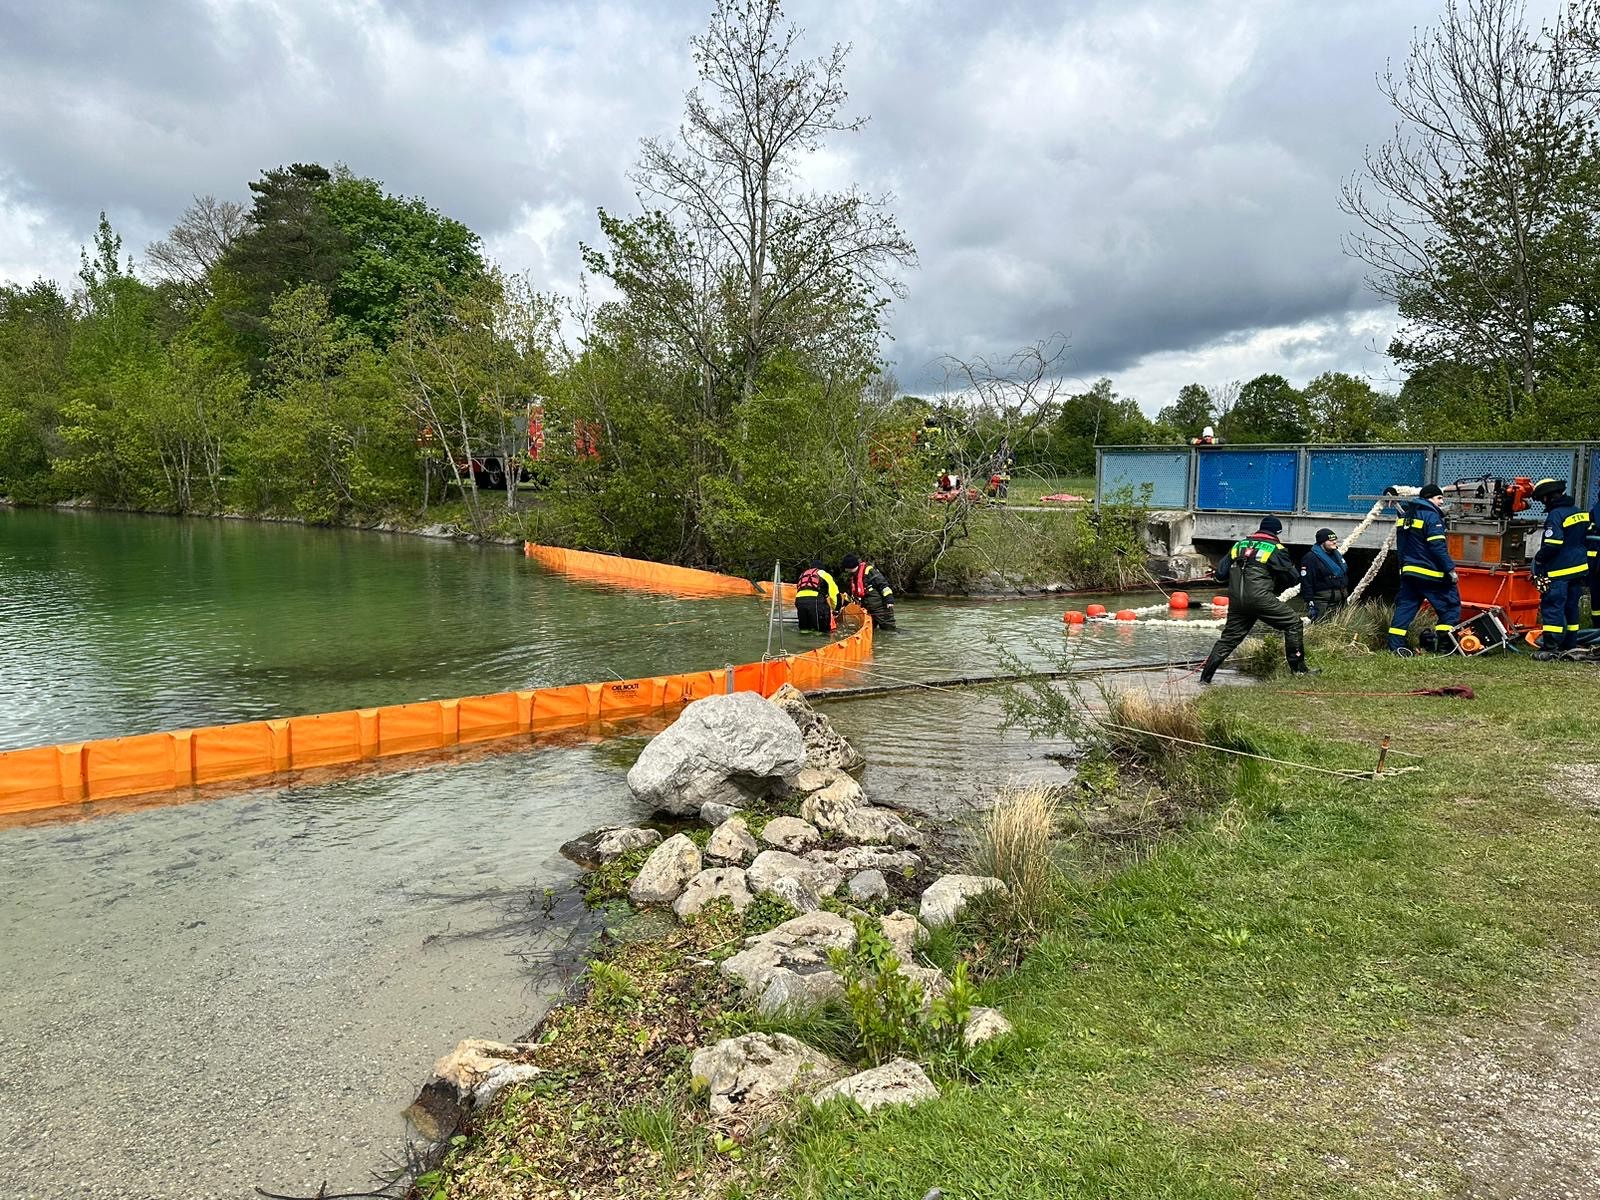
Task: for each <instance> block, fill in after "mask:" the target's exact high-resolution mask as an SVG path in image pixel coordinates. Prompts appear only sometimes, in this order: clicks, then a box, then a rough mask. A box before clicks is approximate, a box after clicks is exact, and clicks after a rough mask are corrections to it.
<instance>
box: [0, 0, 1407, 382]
mask: <svg viewBox="0 0 1600 1200" xmlns="http://www.w3.org/2000/svg"><path fill="white" fill-rule="evenodd" d="M708 9H709V3H707V2H706V0H694V2H690V0H674V2H673V3H670V4H665V5H661V4H652V5H645V4H640V3H638V2H637V0H615V2H613V3H600V4H579V3H553V2H531V3H530V2H518V0H469V2H467V3H457V2H449V3H447V2H446V0H390V3H389V4H388V5H387V6H386V7H385V8H384V9H383V10H382V11H374V10H373V9H370V8H367V7H364V6H361V7H358V6H345V5H340V4H322V3H316V2H314V0H302V2H298V3H296V2H292V0H290V2H285V3H281V4H278V5H272V6H268V5H253V4H252V5H212V4H208V3H204V2H202V0H161V2H157V3H146V4H140V5H125V4H120V3H116V2H115V0H104V2H103V3H92V2H90V0H73V2H71V3H66V4H56V5H53V6H43V5H34V4H31V3H26V2H25V0H0V71H4V73H5V75H6V77H7V79H8V87H7V89H6V90H5V92H4V94H0V204H3V203H4V202H5V201H7V200H9V201H10V202H12V203H13V204H16V203H19V202H20V203H23V204H26V205H29V206H32V207H34V208H37V209H38V210H39V211H41V212H42V213H44V214H45V216H46V217H47V219H48V220H49V222H50V223H51V225H52V227H54V228H56V229H59V230H60V231H61V234H62V236H63V237H64V238H70V239H72V241H73V242H76V241H81V240H85V239H86V238H87V237H88V235H89V233H90V232H91V231H92V228H93V220H94V214H95V212H96V211H97V210H98V209H100V208H102V207H106V208H108V209H110V210H111V212H112V216H113V219H114V220H116V221H117V222H118V223H119V225H120V226H121V227H122V228H123V230H124V232H125V233H126V234H127V240H128V245H129V246H130V248H137V247H141V246H142V245H143V242H144V241H147V240H149V239H150V238H152V237H155V236H159V235H160V234H161V233H162V232H164V230H165V228H166V227H167V226H168V225H169V224H170V223H171V222H172V220H173V219H175V218H176V216H177V215H178V213H179V212H180V211H181V209H182V208H183V206H184V204H185V203H187V201H188V199H189V197H190V196H191V195H192V194H194V193H198V192H213V193H216V194H218V195H225V196H230V197H234V198H240V199H243V198H245V183H246V182H247V181H248V180H249V179H252V178H254V177H255V176H256V175H257V173H258V172H259V171H261V170H262V169H264V168H268V167H272V166H276V165H278V164H280V163H286V162H290V161H308V160H317V161H321V162H324V163H327V164H330V165H331V164H332V163H333V162H336V161H344V162H347V163H349V164H350V166H351V167H352V168H353V169H355V170H357V171H359V172H361V173H363V174H368V175H373V176H375V177H378V178H381V179H383V180H384V181H385V183H386V184H387V185H388V186H389V187H390V188H391V189H393V190H396V191H401V192H406V193H408V194H416V195H422V196H424V197H426V198H427V199H428V200H429V201H430V202H431V203H433V204H435V205H437V206H439V207H440V208H441V209H443V210H444V211H446V212H448V213H450V214H452V215H454V216H457V217H460V218H461V219H462V220H465V221H467V222H468V223H469V224H470V225H472V226H473V227H474V228H475V229H477V230H478V231H479V232H480V233H482V234H483V235H484V236H485V238H486V240H488V241H489V243H490V244H491V245H494V246H495V247H497V248H498V249H499V250H500V251H501V253H503V254H504V255H505V256H506V257H507V261H506V264H505V265H506V266H508V267H509V268H511V269H513V270H519V269H523V268H532V269H533V271H534V273H535V276H536V278H538V279H541V280H555V281H570V280H571V279H572V278H573V277H574V276H575V274H576V269H577V267H576V264H577V250H576V248H577V243H578V242H579V241H580V240H592V239H593V238H594V236H595V229H594V224H593V215H592V214H593V211H594V209H595V208H596V207H597V206H601V205H604V206H606V207H609V208H613V209H615V208H623V209H626V208H629V207H631V205H632V202H633V201H632V193H631V187H630V186H629V184H628V183H627V180H626V178H625V172H626V169H627V167H628V165H629V164H630V163H631V162H632V161H633V159H634V157H635V154H636V147H637V142H638V139H639V138H640V137H642V136H647V135H650V134H655V133H663V132H667V131H670V130H671V129H672V127H673V126H674V125H675V124H676V122H677V119H678V114H679V112H680V107H681V95H682V91H683V89H684V88H685V87H686V86H687V85H688V84H689V83H690V82H691V81H692V80H691V68H690V64H689V62H688V55H687V46H686V40H687V38H688V36H689V35H690V34H691V33H692V32H694V31H696V30H697V29H699V28H700V27H701V25H702V24H703V22H704V19H705V14H706V11H707V10H708ZM792 9H793V15H794V16H795V18H796V19H797V20H798V21H799V22H800V23H801V24H803V25H804V26H806V28H807V30H808V34H809V47H810V49H811V50H812V51H813V52H820V51H821V50H822V49H823V48H825V47H826V46H827V45H828V44H830V43H832V42H834V41H848V42H850V43H852V45H853V50H852V56H851V66H850V78H849V81H850V85H851V88H852V93H853V96H852V104H853V106H854V108H855V109H856V110H857V111H860V112H864V113H867V114H870V115H871V117H872V120H871V123H870V124H869V125H868V127H867V129H866V131H865V132H864V133H863V134H861V135H860V136H858V137H856V138H854V139H851V140H848V141H846V142H844V143H842V144H841V146H840V150H841V151H842V152H843V153H845V154H846V155H847V156H848V159H849V165H850V169H851V175H852V176H853V177H854V178H856V179H858V180H859V181H860V182H861V184H862V186H863V187H865V188H867V189H868V190H871V191H878V190H885V189H892V190H893V191H895V192H896V193H897V195H898V199H897V203H896V208H897V211H898V212H899V214H900V216H901V218H902V222H903V224H904V225H905V226H906V228H907V231H908V232H909V233H910V234H911V236H912V237H913V239H914V240H915V241H916V243H917V245H918V248H919V251H920V252H921V261H922V269H921V270H920V271H919V272H917V273H915V274H913V275H912V276H910V277H909V278H908V279H907V281H906V282H907V285H908V295H907V297H906V299H905V300H904V301H902V302H901V303H900V304H899V305H897V307H896V311H895V314H894V318H893V333H894V335H895V339H896V340H895V342H894V343H893V344H892V345H891V346H890V347H889V351H888V352H889V353H890V354H891V355H892V356H893V358H895V359H896V360H897V361H898V363H899V364H900V366H899V370H900V374H901V376H902V378H903V380H904V381H905V382H906V383H907V384H908V385H910V386H927V385H928V384H929V383H931V382H933V381H935V380H936V378H937V376H938V370H937V368H936V367H930V364H934V363H935V362H936V360H937V359H938V357H939V356H940V355H941V354H943V353H946V352H955V353H962V354H975V353H996V352H1004V351H1006V350H1008V349H1010V348H1013V347H1015V346H1017V345H1019V344H1022V343H1024V342H1029V341H1032V340H1035V339H1037V338H1041V337H1044V336H1047V335H1048V334H1050V333H1053V332H1057V331H1060V332H1064V333H1066V334H1067V335H1069V337H1070V338H1071V340H1072V343H1073V347H1074V351H1073V359H1074V364H1073V365H1074V370H1075V371H1076V372H1078V373H1079V374H1081V375H1083V376H1085V377H1093V376H1095V375H1099V374H1112V375H1113V376H1115V375H1116V374H1117V373H1118V372H1120V371H1124V370H1128V369H1130V368H1132V367H1133V366H1134V365H1135V364H1137V363H1139V362H1140V361H1142V360H1144V359H1146V358H1148V357H1150V356H1152V355H1159V354H1162V353H1163V352H1172V351H1178V350H1184V349H1188V348H1192V347H1197V346H1204V345H1207V344H1211V343H1216V342H1218V341H1219V340H1220V339H1228V338H1237V337H1241V336H1245V335H1247V334H1249V332H1250V331H1252V330H1257V329H1261V328H1264V327H1267V326H1285V325H1294V324H1297V323H1305V322H1315V321H1325V322H1328V325H1327V329H1328V330H1333V331H1334V332H1331V333H1330V332H1327V331H1326V330H1324V331H1323V332H1319V333H1317V334H1316V335H1315V336H1316V337H1318V338H1330V339H1333V340H1334V341H1335V342H1337V340H1338V338H1339V337H1340V336H1343V335H1341V334H1340V333H1338V332H1337V331H1338V330H1339V329H1342V328H1344V326H1343V325H1342V324H1341V319H1342V318H1343V317H1344V316H1345V315H1346V314H1349V313H1351V312H1354V311H1358V310H1362V309H1365V308H1367V307H1369V306H1370V304H1371V301H1370V298H1369V297H1368V296H1366V295H1365V294H1364V293H1363V292H1362V288H1361V283H1360V271H1359V269H1358V268H1357V267H1356V265H1355V264H1354V263H1352V262H1351V261H1350V260H1348V259H1346V258H1344V256H1343V255H1342V254H1341V253H1340V250H1339V234H1340V232H1341V231H1342V230H1343V229H1344V227H1345V220H1344V218H1343V217H1342V216H1341V215H1340V214H1339V213H1338V211H1337V209H1336V207H1335V196H1336V192H1337V186H1338V182H1339V180H1340V179H1341V178H1342V177H1343V176H1345V175H1346V174H1348V173H1349V171H1350V170H1351V169H1353V168H1354V167H1355V166H1356V164H1357V162H1358V161H1359V155H1360V149H1361V146H1362V145H1363V144H1364V143H1366V142H1369V141H1376V140H1379V139H1381V138H1382V137H1383V136H1384V134H1385V132H1386V131H1387V128H1388V125H1389V117H1388V114H1387V112H1386V110H1385V109H1384V107H1383V104H1382V101H1381V99H1380V98H1379V97H1378V96H1377V93H1376V91H1375V89H1374V88H1373V84H1372V76H1373V73H1374V72H1375V71H1377V70H1380V69H1381V67H1382V65H1383V60H1384V59H1385V57H1388V56H1391V55H1392V56H1396V57H1398V56H1400V55H1401V54H1403V53H1404V51H1405V48H1406V45H1407V42H1408V40H1409V38H1410V36H1411V32H1412V26H1413V25H1415V24H1419V23H1422V24H1425V23H1427V22H1429V21H1431V20H1432V19H1433V18H1434V16H1435V15H1436V7H1435V3H1434V0H1400V2H1398V3H1378V2H1376V0H1356V2H1352V3H1345V4H1341V5H1332V6H1329V5H1319V4H1315V3H1293V4H1291V3H1288V2H1287V0H1256V2H1254V3H1247V4H1242V5H1241V4H1238V3H1232V2H1229V3H1223V2H1221V0H1216V2H1214V3H1210V4H1204V3H1201V4H1196V3H1189V2H1185V0H1148V2H1146V3H1136V4H1126V3H1112V2H1110V0H1106V2H1105V3H1100V2H1098V0H1097V2H1094V3H1080V4H1073V5H1071V6H1067V5H1058V4H1033V3H1024V2H1022V0H998V2H996V3H987V4H983V5H974V4H971V3H966V2H964V0H927V2H925V3H900V2H897V0H865V2H864V3H861V4H859V5H856V6H851V7H849V8H845V7H843V6H837V5H831V4H824V3H822V0H792ZM13 10H14V11H13ZM529 212H537V213H541V214H543V215H542V216H541V217H540V218H539V221H538V224H539V225H540V229H541V231H542V233H543V234H545V235H547V236H546V237H545V239H544V240H543V241H542V242H539V241H536V240H534V239H532V238H530V237H528V236H524V235H522V234H521V233H519V232H518V228H519V226H520V225H521V223H522V222H523V221H524V220H525V218H526V215H527V214H528V213H529ZM5 238H6V234H5V233H4V231H0V262H5V263H11V262H15V261H17V260H18V256H19V255H25V254H27V253H31V252H32V250H31V249H30V247H33V246H36V245H37V241H38V238H37V235H35V236H34V238H33V240H32V241H31V242H29V243H28V244H27V245H26V246H24V245H23V244H22V243H21V242H20V241H18V242H16V243H15V244H12V245H8V244H7V243H6V241H5ZM74 257H75V255H74ZM1356 352H1357V351H1356V349H1355V348H1352V351H1351V353H1352V354H1355V353H1356ZM1361 352H1362V353H1364V349H1362V350H1361ZM1330 353H1331V351H1330ZM1272 368H1273V364H1271V363H1263V364H1262V369H1272Z"/></svg>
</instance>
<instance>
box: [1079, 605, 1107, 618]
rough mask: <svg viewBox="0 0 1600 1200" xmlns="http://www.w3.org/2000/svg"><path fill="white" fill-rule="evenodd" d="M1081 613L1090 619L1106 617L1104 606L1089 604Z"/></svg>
mask: <svg viewBox="0 0 1600 1200" xmlns="http://www.w3.org/2000/svg"><path fill="white" fill-rule="evenodd" d="M1083 611H1084V612H1086V613H1088V614H1089V615H1090V616H1091V617H1103V616H1105V615H1106V606H1105V605H1104V604H1091V605H1089V606H1088V607H1087V608H1085V609H1084V610H1083Z"/></svg>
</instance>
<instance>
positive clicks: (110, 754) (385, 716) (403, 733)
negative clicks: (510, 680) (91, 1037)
mask: <svg viewBox="0 0 1600 1200" xmlns="http://www.w3.org/2000/svg"><path fill="white" fill-rule="evenodd" d="M647 565H648V564H647ZM753 591H754V589H753V587H752V589H751V592H752V594H753ZM847 612H848V613H849V615H850V616H851V617H852V619H854V620H855V621H856V622H857V628H856V630H855V631H854V632H853V633H851V634H850V635H849V636H848V637H845V638H842V639H841V640H839V641H837V642H830V643H828V644H827V645H825V646H820V647H818V648H817V649H815V650H808V651H807V652H805V653H804V654H797V655H793V656H786V657H783V658H773V659H767V660H764V661H762V662H755V663H745V664H744V665H742V666H736V667H733V668H732V669H731V670H729V669H726V668H724V669H719V670H713V671H694V672H691V673H689V674H685V675H657V676H653V677H651V678H649V679H625V680H619V681H616V682H608V683H575V684H571V685H568V686H566V687H551V688H537V689H531V690H526V691H514V692H497V693H495V694H494V695H490V696H462V697H459V698H457V699H454V700H422V701H418V702H416V703H413V704H390V705H385V706H383V707H381V708H357V709H351V710H349V711H346V712H332V713H320V714H317V715H315V716H307V717H286V718H281V719H277V720H268V721H244V722H241V723H239V724H235V725H212V726H208V727H206V728H204V729H182V730H178V731H177V732H175V733H146V734H139V735H137V736H134V737H121V738H106V739H103V740H100V741H92V742H72V743H69V744H66V745H60V746H40V747H38V748H35V749H29V750H11V751H7V752H4V753H0V815H4V814H12V813H23V812H34V811H38V810H41V809H49V808H58V807H60V806H62V805H67V804H79V803H83V802H85V801H93V800H109V799H113V798H117V797H123V796H137V795H144V794H148V793H152V792H165V791H173V792H174V796H173V800H174V802H176V801H179V800H183V799H189V798H192V794H191V795H189V796H185V795H183V794H182V793H181V792H179V791H177V789H184V788H193V787H196V786H199V785H201V784H208V783H221V782H224V781H229V780H239V779H256V778H263V777H265V776H269V775H275V774H277V773H279V772H281V771H297V770H303V769H305V768H307V767H325V766H331V765H335V764H340V763H359V762H365V761H370V760H374V759H379V758H388V757H392V756H394V755H400V754H411V753H415V752H416V751H419V750H436V749H439V748H441V747H445V746H457V745H466V744H469V743H473V742H487V741H493V740H495V739H497V738H509V737H516V736H518V735H519V734H530V733H542V732H545V731H547V730H555V729H571V728H581V727H583V726H587V725H591V724H594V723H597V722H607V721H622V720H627V719H629V718H632V717H642V716H646V715H649V714H651V713H659V712H670V711H672V710H673V709H676V708H678V707H680V706H682V705H684V704H687V703H689V702H690V701H691V700H698V699H700V698H701V697H703V696H709V695H712V694H713V693H716V692H723V691H736V692H759V693H760V694H761V695H763V696H770V695H772V693H773V692H775V691H777V690H778V689H779V688H780V687H782V686H783V685H784V684H786V683H792V684H794V686H796V687H798V688H801V689H806V688H813V687H816V686H818V685H819V684H820V683H822V682H823V681H824V680H825V679H826V678H827V677H829V676H830V675H836V674H838V673H840V672H842V671H848V670H851V669H852V668H853V667H854V666H855V665H856V664H858V663H861V662H863V661H865V660H866V659H868V658H870V657H871V656H872V622H871V621H870V620H869V619H868V618H867V615H866V613H865V611H863V610H862V609H859V608H852V609H849V610H847Z"/></svg>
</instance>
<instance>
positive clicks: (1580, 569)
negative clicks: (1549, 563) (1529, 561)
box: [1550, 563, 1589, 579]
mask: <svg viewBox="0 0 1600 1200" xmlns="http://www.w3.org/2000/svg"><path fill="white" fill-rule="evenodd" d="M1588 569H1589V564H1588V563H1579V564H1578V565H1577V566H1575V567H1562V568H1561V569H1560V570H1559V571H1551V572H1550V578H1551V579H1560V578H1561V577H1562V576H1564V575H1582V574H1583V573H1584V572H1585V571H1587V570H1588Z"/></svg>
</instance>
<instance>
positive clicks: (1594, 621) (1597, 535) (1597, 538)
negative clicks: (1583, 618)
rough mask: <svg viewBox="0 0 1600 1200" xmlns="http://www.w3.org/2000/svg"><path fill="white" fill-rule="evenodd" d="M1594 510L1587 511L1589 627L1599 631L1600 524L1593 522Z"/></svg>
mask: <svg viewBox="0 0 1600 1200" xmlns="http://www.w3.org/2000/svg"><path fill="white" fill-rule="evenodd" d="M1595 508H1600V504H1597V505H1595ZM1595 508H1591V509H1590V510H1589V513H1590V520H1589V539H1588V541H1589V627H1590V628H1591V629H1600V522H1597V521H1595V520H1594V511H1595Z"/></svg>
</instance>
